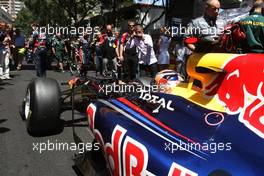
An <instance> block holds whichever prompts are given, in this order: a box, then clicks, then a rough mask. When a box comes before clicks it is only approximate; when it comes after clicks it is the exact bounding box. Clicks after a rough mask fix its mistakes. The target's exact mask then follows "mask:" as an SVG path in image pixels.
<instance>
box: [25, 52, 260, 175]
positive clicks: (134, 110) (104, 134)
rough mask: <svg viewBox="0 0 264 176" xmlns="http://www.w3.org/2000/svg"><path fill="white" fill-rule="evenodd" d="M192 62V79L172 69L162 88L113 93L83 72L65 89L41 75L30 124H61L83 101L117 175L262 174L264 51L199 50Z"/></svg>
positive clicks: (29, 98) (29, 108) (31, 100)
mask: <svg viewBox="0 0 264 176" xmlns="http://www.w3.org/2000/svg"><path fill="white" fill-rule="evenodd" d="M186 68H187V73H188V75H189V80H188V82H183V81H182V79H181V78H180V76H179V75H178V74H177V73H175V72H174V71H171V70H165V71H162V72H160V73H158V74H157V75H156V77H155V84H151V85H152V86H153V85H155V86H156V87H157V90H158V91H153V90H154V89H153V90H152V91H150V90H149V89H148V90H147V91H140V92H137V91H136V93H134V92H133V93H128V94H118V93H117V94H111V96H109V95H105V94H100V93H99V92H100V91H99V89H100V88H99V87H100V86H99V85H100V84H102V82H98V81H99V80H92V79H87V80H85V81H82V80H80V79H77V80H75V81H72V82H70V85H71V86H72V89H70V90H68V92H67V91H64V92H62V93H60V91H59V86H58V84H57V83H56V82H55V81H54V80H50V79H43V80H34V81H32V82H31V83H30V84H29V86H28V89H27V93H26V98H25V101H24V112H25V113H24V114H25V119H26V122H27V128H28V131H29V132H31V133H32V132H33V133H35V132H41V131H45V132H47V131H54V130H55V129H58V127H61V124H60V119H59V115H60V113H61V112H62V111H63V110H66V109H67V108H68V109H74V108H77V107H78V106H80V107H81V106H83V105H84V106H86V107H84V108H82V110H85V111H86V114H87V119H88V124H89V127H90V129H91V131H92V134H93V135H94V139H95V142H97V143H99V144H100V149H101V150H100V151H99V152H97V153H96V154H98V155H97V156H98V157H95V158H101V159H100V161H98V160H97V162H94V163H95V165H97V166H98V165H99V166H104V167H105V168H106V169H107V170H108V171H109V173H110V175H158V176H162V175H164V176H165V175H169V176H180V175H186V176H187V175H188V176H195V175H202V176H204V175H221V176H225V175H234V176H236V175H238V176H240V175H250V176H254V175H255V176H261V175H263V174H262V173H263V171H264V169H263V165H264V139H263V138H264V70H263V69H264V60H263V54H224V53H209V54H198V53H194V54H192V55H191V56H190V57H189V59H188V62H187V66H186ZM108 81H109V80H108ZM110 82H111V81H110ZM140 84H141V83H140ZM136 86H137V85H136ZM155 90H156V89H155ZM69 92H70V93H69ZM78 93H80V96H81V98H80V99H79V100H78V102H77V103H76V104H75V101H76V100H75V98H74V96H75V94H78ZM65 96H66V97H65ZM67 96H68V97H71V100H72V101H69V103H68V104H67V103H65V102H64V100H66V99H67V98H68V97H67ZM73 100H74V101H73ZM71 104H72V105H71ZM99 156H100V157H99ZM99 168H100V169H102V167H99ZM100 169H99V170H100Z"/></svg>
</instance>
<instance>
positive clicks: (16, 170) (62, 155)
mask: <svg viewBox="0 0 264 176" xmlns="http://www.w3.org/2000/svg"><path fill="white" fill-rule="evenodd" d="M11 76H13V79H12V80H8V81H6V80H5V81H2V82H0V176H73V175H77V174H76V172H75V170H74V169H73V165H74V162H73V160H72V158H73V156H74V153H76V151H67V150H63V151H62V150H60V151H42V152H41V153H40V151H37V150H36V148H35V150H33V149H34V144H36V143H46V144H47V142H48V141H50V142H54V143H56V142H66V143H68V144H70V143H72V142H74V140H73V135H72V129H71V127H65V128H64V131H63V132H62V133H60V134H58V135H55V136H48V137H32V136H29V135H28V133H27V131H26V128H25V123H24V122H23V121H22V119H21V117H20V115H19V105H20V104H21V102H22V100H23V97H24V95H25V90H26V87H27V84H28V83H29V82H30V80H32V79H33V78H36V76H35V71H34V70H21V71H14V72H12V73H11ZM47 77H51V78H54V79H56V80H57V81H58V82H59V83H61V82H65V81H67V80H69V79H70V78H71V76H70V74H69V73H67V72H66V73H59V72H56V71H48V73H47ZM70 118H71V112H66V113H63V114H62V119H65V120H66V119H70ZM86 132H87V133H89V131H88V130H87V129H85V132H84V133H86ZM77 152H78V151H77Z"/></svg>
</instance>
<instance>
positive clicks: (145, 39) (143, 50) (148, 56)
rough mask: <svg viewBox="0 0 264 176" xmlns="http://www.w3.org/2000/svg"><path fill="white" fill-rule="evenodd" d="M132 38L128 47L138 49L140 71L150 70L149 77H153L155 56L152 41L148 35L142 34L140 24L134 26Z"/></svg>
mask: <svg viewBox="0 0 264 176" xmlns="http://www.w3.org/2000/svg"><path fill="white" fill-rule="evenodd" d="M134 30H135V34H134V38H133V40H132V41H131V45H130V47H133V46H136V48H137V51H138V58H139V66H140V71H142V70H145V71H146V70H148V69H149V70H150V72H151V77H155V75H156V73H157V62H158V60H157V58H156V56H155V52H154V49H153V41H152V38H151V36H150V35H148V34H144V31H143V28H142V26H140V25H137V26H135V28H134Z"/></svg>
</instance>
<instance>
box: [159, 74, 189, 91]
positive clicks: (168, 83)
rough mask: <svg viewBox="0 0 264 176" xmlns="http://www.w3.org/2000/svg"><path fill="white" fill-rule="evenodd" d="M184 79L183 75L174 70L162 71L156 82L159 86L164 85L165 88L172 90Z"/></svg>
mask: <svg viewBox="0 0 264 176" xmlns="http://www.w3.org/2000/svg"><path fill="white" fill-rule="evenodd" d="M182 81H184V78H183V76H182V75H181V74H179V73H177V72H176V71H174V70H163V71H160V72H158V73H157V75H156V77H155V82H156V84H157V85H158V86H159V87H161V86H164V88H165V90H170V89H171V88H173V87H175V86H177V85H178V84H179V83H180V82H182Z"/></svg>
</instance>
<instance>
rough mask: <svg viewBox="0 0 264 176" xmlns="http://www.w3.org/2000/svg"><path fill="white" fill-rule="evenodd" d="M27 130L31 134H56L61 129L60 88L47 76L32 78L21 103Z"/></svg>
mask: <svg viewBox="0 0 264 176" xmlns="http://www.w3.org/2000/svg"><path fill="white" fill-rule="evenodd" d="M23 105H24V107H23V109H24V118H25V121H26V127H27V131H28V133H29V134H30V135H32V136H45V135H51V134H57V133H59V132H61V131H62V128H63V126H62V121H61V119H60V113H61V107H60V106H61V104H60V88H59V85H58V83H57V82H56V81H55V80H53V79H49V78H41V79H34V80H32V81H31V82H30V83H29V85H28V87H27V91H26V96H25V100H24V103H23Z"/></svg>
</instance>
